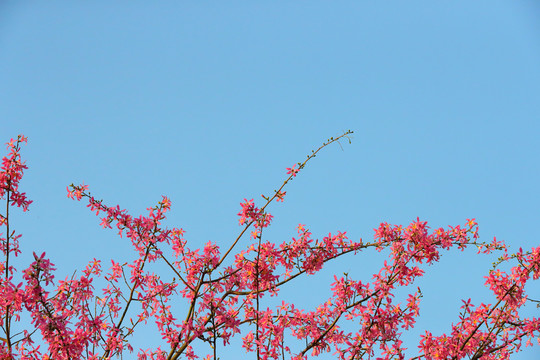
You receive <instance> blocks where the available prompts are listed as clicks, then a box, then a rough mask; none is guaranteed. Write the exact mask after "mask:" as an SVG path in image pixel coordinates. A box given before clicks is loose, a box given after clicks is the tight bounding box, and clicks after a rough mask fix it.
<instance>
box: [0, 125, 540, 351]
mask: <svg viewBox="0 0 540 360" xmlns="http://www.w3.org/2000/svg"><path fill="white" fill-rule="evenodd" d="M350 134H351V132H350V131H348V132H346V133H344V134H343V135H341V136H339V137H337V138H330V139H329V140H328V141H327V142H325V143H323V145H322V146H320V147H319V148H318V149H317V150H315V151H313V152H312V153H311V154H310V155H309V156H308V157H307V159H306V160H305V161H304V162H301V163H298V164H296V165H295V166H293V167H291V168H288V169H287V176H286V178H285V180H284V181H283V183H282V184H281V186H280V187H279V188H278V189H277V190H275V191H274V193H272V194H268V195H263V196H262V198H263V201H262V203H261V204H256V203H255V201H253V200H244V202H242V203H241V204H240V212H239V213H238V216H239V224H240V226H241V230H240V231H239V234H238V236H237V237H236V238H235V239H231V242H230V244H227V246H226V247H224V248H223V249H222V248H220V246H218V245H217V244H215V243H212V242H209V243H207V244H206V245H205V246H204V247H203V248H201V249H193V248H192V247H190V245H189V242H188V241H187V240H185V238H184V230H182V229H181V228H171V229H169V228H166V227H163V226H162V224H161V223H162V221H163V220H164V219H165V217H166V214H167V212H168V211H169V210H170V208H171V202H170V201H169V199H167V198H166V197H163V199H162V200H161V201H159V202H158V203H157V205H155V206H154V207H151V208H149V209H148V213H147V214H145V215H140V216H134V215H131V214H129V212H128V211H127V210H124V209H122V208H120V207H119V206H109V205H107V204H106V203H105V202H104V201H102V200H98V199H96V198H95V197H94V196H93V195H92V194H91V193H90V192H89V190H88V186H87V185H70V186H69V187H68V197H69V198H71V199H74V200H76V201H82V202H85V203H86V204H87V206H88V207H89V209H90V210H91V211H93V212H95V213H96V215H97V216H99V217H101V225H102V226H103V227H105V228H111V229H115V231H117V232H118V235H119V236H120V237H121V238H122V239H119V241H129V242H131V245H132V248H133V251H134V254H135V256H134V260H131V261H126V259H118V260H116V261H114V260H113V261H112V263H111V264H102V263H101V262H100V260H96V259H93V260H91V261H90V262H89V264H88V265H87V266H86V267H84V268H82V269H80V271H79V273H78V274H75V275H73V276H72V277H70V278H66V279H64V280H59V279H56V278H55V277H54V271H55V268H54V265H53V263H52V262H51V261H50V260H49V259H47V258H46V256H45V254H35V253H34V261H33V262H32V263H31V264H29V265H28V267H27V268H26V269H16V268H15V267H14V266H13V265H12V259H13V257H16V256H18V255H19V254H20V251H19V241H20V239H21V235H20V234H17V233H15V232H14V231H13V230H12V229H11V228H10V211H13V210H14V208H20V209H22V210H23V211H26V210H27V209H28V207H29V205H30V204H31V201H30V200H29V199H28V198H27V196H26V194H25V193H24V192H21V190H20V189H19V183H20V180H21V178H22V176H23V171H24V170H25V169H26V165H25V163H24V161H22V160H21V155H20V152H21V145H22V144H23V143H26V141H27V139H26V138H25V137H23V136H19V137H18V138H17V139H12V140H11V141H10V142H9V143H8V144H7V148H8V154H7V156H5V157H4V158H3V160H2V168H1V171H0V199H1V200H2V202H4V201H5V207H4V206H3V207H2V208H3V209H4V213H2V214H0V225H1V226H2V230H1V234H0V242H1V246H2V253H3V259H2V260H1V262H0V273H1V280H0V319H1V333H0V340H1V341H0V358H1V359H55V360H56V359H58V360H62V359H112V358H117V357H120V356H122V355H123V354H124V356H126V357H127V358H134V357H135V353H136V354H137V355H136V356H137V358H138V359H167V360H172V359H181V358H187V359H196V358H204V359H218V358H219V353H220V350H223V348H224V347H227V346H230V340H231V338H233V337H234V336H238V337H240V338H241V339H242V343H243V347H244V348H245V351H247V352H251V353H252V354H251V355H249V354H248V355H246V357H248V358H256V359H285V358H287V359H307V358H308V357H315V356H317V355H319V354H321V353H326V352H333V353H334V357H335V358H337V359H371V358H376V357H377V358H382V359H403V358H404V357H405V355H404V351H405V349H406V348H405V347H404V344H403V343H402V341H401V340H400V338H401V336H402V334H403V332H404V331H407V330H408V329H410V328H412V327H413V326H414V324H415V319H416V317H417V316H418V314H419V311H420V310H419V305H420V298H421V296H422V294H421V292H420V289H417V290H415V291H413V292H411V293H410V294H408V297H406V299H404V301H403V302H401V303H394V302H393V301H392V300H393V296H394V292H395V291H396V289H398V288H399V287H407V286H408V285H411V284H413V283H414V281H415V280H416V279H418V278H419V277H421V276H422V275H423V274H424V270H423V267H425V265H426V264H432V263H435V262H437V261H438V260H439V259H440V257H441V255H442V254H443V252H444V251H446V250H449V249H450V248H452V247H457V248H458V249H461V250H463V249H465V248H467V247H472V248H473V249H474V250H476V251H477V252H478V253H479V254H480V253H490V252H492V251H499V252H500V258H499V261H498V262H497V263H496V264H495V266H494V268H493V269H491V270H489V271H488V272H487V275H486V285H487V286H488V287H489V288H490V289H491V290H492V291H493V294H494V296H495V298H496V302H495V303H494V304H479V305H478V306H475V305H473V304H471V300H470V299H468V300H464V301H463V306H462V311H461V313H460V314H456V315H457V316H459V317H458V319H459V320H458V321H457V322H456V323H455V324H454V325H452V331H451V332H450V333H448V334H443V335H441V336H434V335H433V334H431V333H430V332H426V333H425V334H424V335H422V336H421V341H420V343H419V344H413V347H418V356H416V357H414V359H421V358H425V359H464V358H466V359H507V358H509V356H510V355H511V354H513V353H515V352H517V351H519V349H520V346H521V345H522V343H523V342H524V341H525V342H526V343H527V345H529V344H530V343H531V341H533V340H538V337H539V330H540V319H539V318H524V317H523V316H522V315H520V310H521V309H522V307H523V305H524V304H525V303H526V302H527V301H528V300H530V299H528V297H527V294H526V293H525V285H526V283H527V282H528V281H530V279H531V278H533V279H537V278H538V276H539V275H540V247H536V248H532V249H530V250H528V251H524V250H522V249H520V250H519V251H518V252H517V253H515V254H509V253H508V252H507V249H506V246H505V244H504V243H502V242H497V241H495V240H494V241H493V242H489V243H486V242H481V241H480V240H479V238H478V226H477V223H476V222H475V221H474V219H471V220H469V219H467V220H466V222H465V223H464V224H463V225H458V226H455V227H449V228H447V229H443V228H439V229H435V230H430V229H429V227H428V225H427V223H426V222H424V221H420V220H417V221H415V222H413V223H411V224H410V225H408V226H401V225H390V224H387V223H382V224H380V226H379V227H378V228H377V229H376V230H375V235H374V238H373V240H371V241H365V242H364V241H362V240H358V241H352V240H349V239H348V238H347V234H346V233H341V232H338V233H335V234H329V235H328V236H326V237H324V238H322V239H313V238H312V234H311V232H310V231H309V229H308V228H307V227H306V226H304V225H299V226H298V228H297V234H294V237H292V238H291V239H290V240H288V241H284V242H282V243H279V244H277V243H273V242H270V241H268V240H266V239H265V236H264V235H265V229H266V228H267V227H268V226H270V224H271V222H272V215H271V214H270V213H269V212H268V207H269V205H270V204H272V203H273V202H281V201H283V200H284V197H285V195H286V192H285V191H284V189H285V187H286V185H287V184H288V183H289V182H290V181H291V180H292V179H293V178H294V177H295V176H297V175H298V173H299V172H301V171H302V169H304V167H305V166H306V164H307V163H308V162H309V161H310V160H311V159H313V158H314V157H315V156H316V155H317V153H318V152H319V151H321V150H322V149H323V148H324V147H326V146H328V145H330V144H332V143H334V142H339V141H340V140H343V139H345V138H347V137H348V135H350ZM242 238H249V241H247V245H245V244H246V241H244V242H242V243H241V242H240V240H241V239H242ZM383 249H387V250H389V253H390V255H389V257H388V259H387V260H386V261H385V262H384V266H383V267H382V268H381V269H380V271H379V272H378V273H376V274H375V275H374V276H373V277H372V278H370V279H371V281H369V282H368V281H363V280H360V279H352V278H349V277H348V276H347V275H344V276H335V277H334V282H333V283H332V284H329V286H330V287H331V291H332V295H331V297H330V298H329V299H328V300H327V301H325V302H323V303H321V304H320V305H319V306H318V307H317V308H315V309H300V308H298V307H297V306H295V304H294V303H293V302H290V301H286V300H284V301H282V302H281V305H279V306H276V307H268V306H263V304H262V303H261V302H262V300H261V298H262V297H263V296H264V295H268V296H276V295H278V293H279V291H280V288H281V287H282V285H284V284H286V283H289V282H292V281H295V279H296V278H298V277H301V276H305V275H313V274H316V273H317V272H318V271H320V270H321V269H322V268H323V267H324V266H325V264H326V263H327V262H328V261H330V260H334V259H336V258H339V257H341V256H343V255H345V254H349V253H351V254H355V255H354V256H362V255H363V253H364V252H366V251H370V250H374V251H379V252H380V251H382V250H383ZM501 263H505V264H511V270H510V271H509V272H504V271H501V270H500V265H501ZM157 264H161V266H162V267H161V269H163V266H165V269H167V270H166V271H161V272H160V273H158V272H156V271H154V270H155V266H156V265H157ZM98 279H99V281H100V282H101V283H104V284H106V285H105V286H103V287H100V288H96V287H95V284H96V283H97V282H98ZM182 302H183V304H184V307H182V308H181V309H180V310H178V308H177V307H176V306H173V305H175V304H178V303H182ZM26 320H28V321H26ZM149 322H153V323H155V325H157V329H158V331H159V332H160V334H161V337H162V339H163V340H162V342H161V343H160V344H156V345H155V347H153V348H151V349H140V348H139V347H138V346H137V344H134V343H132V335H133V334H134V332H135V331H139V329H140V328H143V327H144V326H145V325H146V324H148V323H149ZM350 329H353V330H352V331H351V330H350ZM197 344H198V345H197ZM201 349H202V350H201ZM293 349H295V350H293ZM297 349H299V350H297ZM132 352H134V353H133V354H132Z"/></svg>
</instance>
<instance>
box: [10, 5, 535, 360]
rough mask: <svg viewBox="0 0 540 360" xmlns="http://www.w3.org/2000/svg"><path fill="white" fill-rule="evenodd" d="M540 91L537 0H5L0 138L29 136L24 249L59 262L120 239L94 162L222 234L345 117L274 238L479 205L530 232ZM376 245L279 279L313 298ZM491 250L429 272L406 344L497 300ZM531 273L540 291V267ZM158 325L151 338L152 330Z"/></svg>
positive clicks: (485, 215) (440, 218)
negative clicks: (93, 204) (93, 209)
mask: <svg viewBox="0 0 540 360" xmlns="http://www.w3.org/2000/svg"><path fill="white" fill-rule="evenodd" d="M539 98H540V6H539V5H538V3H536V2H534V1H515V2H509V1H475V2H470V1H453V2H428V1H408V2H390V3H389V2H378V3H376V2H367V1H362V2H360V1H359V2H353V1H336V2H328V1H316V0H313V1H309V2H308V1H296V2H262V1H261V2H253V1H250V2H248V1H227V2H202V1H201V2H174V1H161V2H159V3H158V2H156V3H152V4H150V2H142V1H129V2H128V1H116V2H106V1H93V2H91V3H85V2H67V1H48V2H46V3H45V2H37V1H35V2H16V1H7V0H6V1H3V2H2V4H1V5H0V124H1V126H0V141H1V142H2V143H4V142H7V141H8V140H9V138H11V137H15V136H16V135H17V134H19V133H23V134H25V135H26V136H28V138H29V144H28V146H26V147H25V148H24V151H23V156H24V157H25V158H26V159H27V164H28V166H29V170H28V171H27V172H26V175H25V179H24V182H23V185H22V186H23V188H24V189H25V191H26V192H27V193H28V195H29V197H30V198H31V199H33V200H34V203H33V204H32V206H31V211H30V212H29V213H28V214H20V213H18V214H16V215H15V218H14V219H13V221H14V223H15V228H16V230H18V231H20V232H22V233H23V238H22V249H23V251H25V252H26V254H27V255H28V254H31V252H32V251H36V252H38V251H47V254H48V256H49V257H50V258H51V260H52V261H53V262H54V263H55V264H57V266H58V268H59V277H60V278H63V277H65V276H66V275H68V274H71V273H72V271H73V270H74V269H76V268H80V267H81V264H85V263H86V262H87V261H88V260H90V259H92V258H93V257H96V258H101V259H104V261H106V262H108V259H110V258H111V257H114V258H121V257H122V256H125V254H126V251H128V247H127V245H126V244H125V243H123V242H122V240H121V239H119V238H118V237H116V235H115V234H114V232H112V231H106V230H103V229H101V228H100V227H99V222H100V221H99V220H98V219H97V218H96V217H95V216H94V215H92V214H91V213H90V212H89V211H88V210H87V209H86V208H85V206H84V205H83V204H79V203H75V202H73V201H71V200H69V199H67V198H66V185H68V184H71V183H80V182H83V181H84V182H85V183H86V184H88V185H90V189H91V191H92V192H93V193H94V194H95V195H96V196H97V197H98V198H102V199H105V201H106V202H107V203H108V204H110V205H116V204H120V206H121V207H123V208H127V209H129V210H130V211H131V212H132V213H133V214H139V213H144V211H145V208H147V207H149V206H152V205H154V204H155V203H156V202H157V201H158V200H160V199H161V195H167V196H169V197H170V198H171V200H172V203H173V210H172V212H171V213H170V217H169V220H168V225H170V226H177V227H182V228H184V229H185V230H186V231H187V233H186V238H187V240H188V241H189V243H190V245H191V246H193V247H199V246H200V245H202V244H204V243H206V242H207V241H208V240H212V241H215V242H217V243H218V244H220V245H222V246H226V244H228V243H229V242H230V241H231V239H233V238H235V237H236V236H235V235H236V234H237V232H238V230H239V227H238V223H237V216H236V214H237V213H238V211H239V209H240V207H239V203H240V202H241V201H242V200H243V199H244V198H248V199H250V198H255V199H260V194H262V193H265V194H268V193H270V192H271V191H272V190H273V189H275V188H277V186H278V185H279V184H280V183H281V182H282V181H283V179H284V176H285V168H286V167H290V166H291V165H292V164H294V163H296V162H298V161H301V160H303V159H304V158H305V156H306V155H307V154H308V153H310V152H311V150H312V149H314V148H316V147H318V146H319V145H320V143H321V142H322V141H324V140H325V139H327V138H329V137H330V136H336V135H339V134H341V133H342V132H343V131H345V130H348V129H351V130H353V131H354V132H355V133H354V137H353V140H352V144H351V145H349V144H347V143H346V142H344V143H343V150H342V149H341V148H340V147H339V146H332V147H329V148H327V149H326V150H325V151H324V152H323V153H322V154H321V155H320V156H318V157H317V158H316V159H314V161H313V162H311V163H310V165H309V166H308V168H307V169H306V170H305V171H304V172H303V173H302V174H301V175H300V176H299V177H297V178H296V179H295V181H293V182H292V183H291V184H290V186H289V188H288V189H287V197H286V200H285V202H284V203H283V204H279V205H278V206H273V207H271V208H270V212H271V213H273V214H274V215H275V221H274V226H273V227H272V228H271V230H270V231H269V232H268V236H269V238H270V239H275V241H283V240H285V239H288V238H290V237H291V236H293V235H294V232H295V226H296V225H297V224H298V223H303V224H306V225H307V226H308V227H309V228H310V229H311V230H312V232H313V234H314V236H315V237H322V236H324V235H326V234H328V232H336V231H338V230H340V231H347V232H348V234H349V237H350V238H351V239H358V238H360V237H362V238H364V239H371V238H372V237H373V228H375V227H377V226H378V224H379V223H380V222H383V221H386V222H390V223H400V224H407V223H409V222H410V221H412V220H414V219H416V217H420V219H422V220H427V221H428V222H429V224H431V226H432V227H439V226H446V225H457V224H463V223H464V222H465V219H467V218H476V219H477V220H478V222H479V225H480V235H481V238H482V239H484V240H486V241H489V240H491V239H492V238H493V236H497V238H499V239H503V240H505V241H506V242H507V243H508V244H509V245H510V247H511V249H513V250H517V249H518V248H519V247H520V246H522V247H523V248H525V249H526V248H531V247H532V246H538V245H539V243H540V240H539V238H538V234H537V231H536V227H537V226H538V224H539V220H540V211H539V210H540V209H539V205H538V204H540V191H539V190H538V183H539V177H540V165H539V161H538V159H539V158H540V147H539V140H538V139H539V138H540V102H539V101H538V99H539ZM246 241H247V240H246ZM27 260H28V257H25V256H24V255H23V256H22V257H21V259H20V263H21V264H25V263H26V261H27ZM383 260H384V258H383V257H381V256H375V255H373V254H371V253H366V254H359V255H357V256H356V257H348V258H346V259H343V260H341V261H338V262H336V263H333V264H331V265H330V266H329V268H328V269H327V270H326V271H324V272H323V273H322V274H321V276H320V277H319V278H312V279H310V278H308V279H305V280H302V281H303V282H299V284H298V285H296V286H295V287H293V288H290V289H287V290H286V291H284V296H287V299H288V300H295V301H298V303H300V304H305V306H314V305H316V304H318V303H319V302H320V301H322V300H323V299H324V297H325V296H328V294H329V284H330V282H331V279H332V274H333V273H338V274H340V273H342V272H343V271H348V272H349V273H350V274H354V275H355V276H356V277H358V278H362V279H365V280H368V279H369V278H370V277H371V274H372V273H373V271H375V270H376V269H377V268H378V266H380V264H381V263H382V261H383ZM494 260H495V256H476V255H475V252H474V251H473V250H470V251H467V252H465V253H459V252H454V251H452V252H450V253H448V254H446V256H445V257H443V259H442V261H441V262H440V263H439V264H437V265H435V266H432V267H430V268H428V269H427V270H428V274H429V275H427V276H426V278H425V279H423V280H422V281H421V282H419V283H418V285H420V286H421V287H422V291H423V293H424V298H423V301H422V307H421V317H420V318H419V320H418V323H417V326H416V328H415V330H414V331H412V332H411V333H410V334H407V335H406V336H405V337H404V341H405V343H406V344H407V345H408V347H409V348H411V352H410V355H413V354H414V352H415V351H414V349H415V347H416V345H417V343H418V335H419V334H420V333H423V331H424V330H426V329H429V330H430V331H432V332H433V333H435V334H440V333H442V332H446V331H448V330H449V329H450V324H451V323H452V322H457V320H458V313H459V306H460V304H461V301H460V299H462V298H465V299H466V298H469V297H471V298H472V299H473V300H472V302H473V303H474V304H479V303H480V302H488V303H490V302H493V298H492V297H491V294H490V292H489V291H488V290H487V289H486V288H485V287H484V286H483V283H484V279H483V276H484V275H486V274H487V271H488V269H489V268H490V265H491V263H492V262H493V261H494ZM313 289H316V291H314V292H313V293H312V294H309V291H308V290H313ZM530 291H531V296H532V295H533V294H536V298H540V286H539V285H538V283H534V284H531V286H530ZM528 312H529V313H530V314H531V315H536V316H538V315H539V314H538V310H537V309H534V308H531V309H529V310H528ZM148 339H152V341H154V340H155V342H153V343H148V344H146V345H141V347H148V346H152V345H157V344H158V343H159V338H158V339H153V338H152V330H147V333H145V334H144V336H143V337H142V338H139V340H138V341H140V342H141V344H142V343H144V341H145V340H148ZM148 341H149V340H148ZM134 345H135V347H138V344H134ZM228 351H229V352H227V353H222V354H221V357H222V359H234V358H238V357H239V356H240V357H243V356H244V355H243V350H242V349H240V348H239V347H233V348H231V349H229V350H228ZM539 353H540V350H539V349H538V347H536V348H533V349H530V348H529V349H528V350H527V351H525V352H523V353H522V354H520V355H519V356H515V359H520V360H521V359H533V358H534V359H536V358H537V357H538V354H539ZM250 356H251V357H253V354H251V355H250Z"/></svg>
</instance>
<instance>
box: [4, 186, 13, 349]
mask: <svg viewBox="0 0 540 360" xmlns="http://www.w3.org/2000/svg"><path fill="white" fill-rule="evenodd" d="M10 186H11V182H10V181H9V180H8V181H7V189H6V199H7V200H6V268H5V278H6V283H7V282H8V279H9V238H10V234H9V201H10V200H9V197H10V191H9V188H10ZM10 308H11V306H10V305H7V306H6V318H5V329H6V342H7V347H8V353H9V354H11V346H12V344H11V316H10V313H9V310H10Z"/></svg>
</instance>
